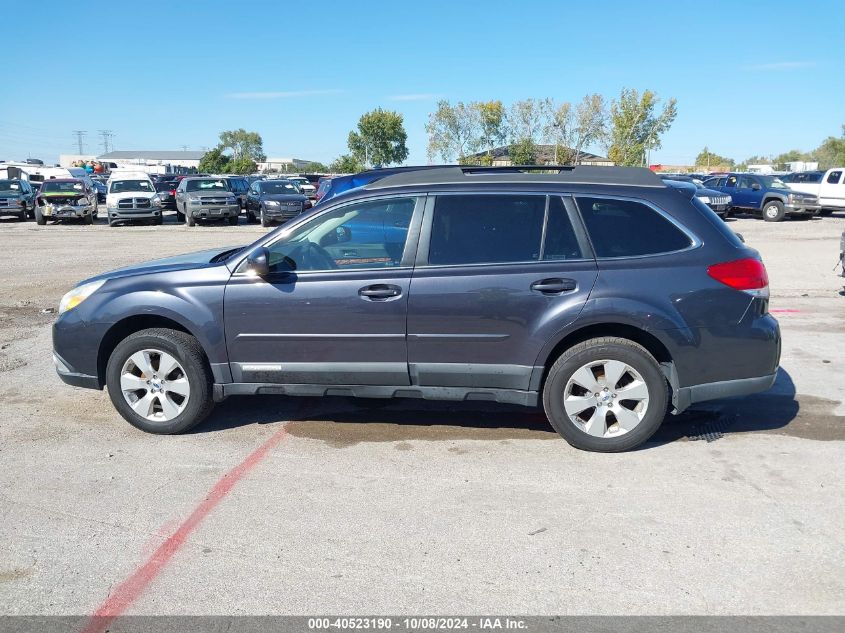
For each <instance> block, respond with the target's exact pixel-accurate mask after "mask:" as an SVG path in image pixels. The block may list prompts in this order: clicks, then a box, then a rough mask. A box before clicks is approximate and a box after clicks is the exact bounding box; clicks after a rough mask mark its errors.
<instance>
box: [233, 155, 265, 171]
mask: <svg viewBox="0 0 845 633" xmlns="http://www.w3.org/2000/svg"><path fill="white" fill-rule="evenodd" d="M256 169H258V165H256V164H255V161H254V160H252V159H251V158H250V157H249V156H242V157H241V158H233V159H232V160H230V161H229V165H228V166H227V171H228V173H230V174H252V173H255V171H256Z"/></svg>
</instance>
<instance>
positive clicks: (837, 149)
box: [813, 125, 845, 169]
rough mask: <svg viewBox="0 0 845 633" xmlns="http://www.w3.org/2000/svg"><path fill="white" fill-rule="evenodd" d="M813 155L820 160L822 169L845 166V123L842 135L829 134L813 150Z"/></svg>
mask: <svg viewBox="0 0 845 633" xmlns="http://www.w3.org/2000/svg"><path fill="white" fill-rule="evenodd" d="M813 157H814V158H815V160H817V161H819V168H821V169H831V168H833V167H842V166H845V125H843V126H842V136H840V137H838V138H837V137H835V136H828V137H827V138H826V139H825V140H824V141H823V142H822V144H821V145H819V146H818V147H817V148H816V149H815V151H813Z"/></svg>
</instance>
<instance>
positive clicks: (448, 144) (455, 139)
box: [425, 99, 482, 163]
mask: <svg viewBox="0 0 845 633" xmlns="http://www.w3.org/2000/svg"><path fill="white" fill-rule="evenodd" d="M479 112H480V109H479V108H478V107H476V106H475V105H473V104H465V103H463V102H461V101H459V102H458V103H456V104H455V105H452V104H451V103H449V102H448V101H446V100H445V99H443V100H440V101H438V102H437V110H435V111H434V112H432V113H431V114H429V115H428V122H427V123H426V124H425V131H426V132H427V133H428V158H429V160H432V161H433V160H435V159H436V158H437V157H440V160H442V161H443V162H444V163H451V162H453V161H456V160H457V161H458V162H459V163H463V162H466V159H467V156H469V155H470V154H472V153H473V152H475V151H477V150H478V149H479V148H480V147H481V146H482V140H481V136H482V134H481V132H480V130H481V120H480V116H479Z"/></svg>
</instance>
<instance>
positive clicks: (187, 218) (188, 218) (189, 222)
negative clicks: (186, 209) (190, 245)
mask: <svg viewBox="0 0 845 633" xmlns="http://www.w3.org/2000/svg"><path fill="white" fill-rule="evenodd" d="M185 224H187V225H188V226H196V225H197V221H196V220H195V219H194V216H192V215H191V214H190V213H186V214H185Z"/></svg>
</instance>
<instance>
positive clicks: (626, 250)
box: [576, 197, 692, 257]
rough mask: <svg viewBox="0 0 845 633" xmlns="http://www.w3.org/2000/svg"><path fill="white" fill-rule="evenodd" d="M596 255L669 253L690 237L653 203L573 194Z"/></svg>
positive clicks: (685, 244) (686, 241)
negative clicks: (651, 204) (575, 196)
mask: <svg viewBox="0 0 845 633" xmlns="http://www.w3.org/2000/svg"><path fill="white" fill-rule="evenodd" d="M576 201H577V203H578V209H579V211H580V212H581V215H582V217H583V218H584V224H586V226H587V232H588V233H589V236H590V240H591V241H592V243H593V248H594V249H595V251H596V256H597V257H640V256H643V255H658V254H661V253H672V252H675V251H679V250H682V249H685V248H688V247H689V246H691V245H692V241H691V240H690V238H689V237H688V236H687V235H686V234H685V233H684V232H683V231H682V230H681V229H679V228H678V227H677V226H675V225H674V224H673V223H672V222H671V221H669V220H668V219H667V218H665V217H664V216H663V215H661V214H660V213H658V212H657V211H656V210H655V209H653V208H652V207H650V206H648V205H646V204H644V203H642V202H637V201H634V200H616V199H610V198H588V197H578V198H576Z"/></svg>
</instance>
